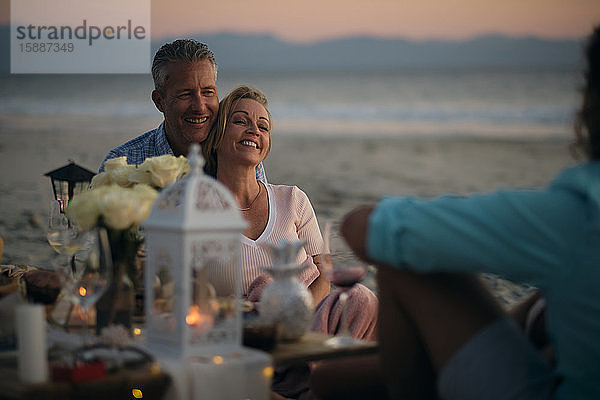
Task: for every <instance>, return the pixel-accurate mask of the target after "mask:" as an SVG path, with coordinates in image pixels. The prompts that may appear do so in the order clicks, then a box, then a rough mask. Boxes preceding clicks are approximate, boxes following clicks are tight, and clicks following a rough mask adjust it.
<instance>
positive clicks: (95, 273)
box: [0, 146, 376, 400]
mask: <svg viewBox="0 0 600 400" xmlns="http://www.w3.org/2000/svg"><path fill="white" fill-rule="evenodd" d="M202 162H203V160H202V159H201V156H200V155H199V149H198V148H197V147H196V146H192V151H191V152H190V154H189V156H188V158H185V157H174V156H160V157H152V158H148V159H147V160H146V161H145V162H144V163H143V164H141V165H139V166H134V165H128V164H127V162H126V160H125V158H124V157H122V158H120V159H113V160H108V161H107V162H106V163H105V172H103V173H101V174H98V175H93V176H92V177H89V175H86V177H87V178H89V179H88V180H87V181H85V180H81V179H83V178H81V173H80V174H79V175H77V174H75V175H76V178H74V179H75V180H76V181H77V182H67V183H64V182H63V183H60V182H59V178H60V177H56V176H54V177H52V179H53V180H52V186H53V192H54V194H55V198H54V199H53V201H52V202H51V205H50V207H49V213H48V226H47V240H48V244H49V253H50V254H51V255H50V256H49V257H48V261H46V262H43V263H42V262H40V264H43V265H38V266H6V265H3V266H2V269H1V271H0V279H1V280H0V322H1V323H0V327H1V328H0V369H1V370H2V371H4V372H5V374H4V376H5V377H7V376H14V379H11V380H7V379H5V380H4V381H0V390H4V391H5V392H6V393H9V398H28V397H30V396H31V395H32V394H33V393H36V391H42V392H47V393H61V396H63V395H64V396H63V397H60V398H76V397H77V396H78V395H81V390H83V389H82V387H89V388H91V387H96V386H97V385H99V383H100V382H105V383H106V385H104V386H103V387H102V390H101V391H99V392H98V393H102V395H103V396H105V397H107V396H112V395H123V394H124V393H126V394H127V396H128V397H131V396H132V395H133V397H135V398H141V397H136V394H139V395H143V396H144V397H145V398H154V397H155V398H165V399H211V400H213V399H217V400H218V399H224V400H225V399H231V398H253V399H261V398H262V399H267V398H269V397H270V382H271V378H272V376H273V371H274V367H275V366H277V365H288V364H292V363H302V362H307V361H311V360H317V359H324V358H331V357H339V356H345V355H352V354H363V353H368V352H374V351H376V345H375V344H373V343H349V342H346V343H345V344H343V345H338V346H337V347H338V348H337V349H336V348H335V347H336V346H331V345H328V344H327V339H331V338H329V337H327V336H326V335H321V334H316V333H311V332H309V328H310V325H311V320H312V318H313V304H312V298H311V296H310V293H309V292H308V291H307V289H306V288H305V287H304V286H303V285H302V284H301V283H300V282H299V281H298V280H297V278H296V276H297V274H298V272H299V271H300V270H301V269H302V268H303V267H302V266H299V265H296V264H295V256H296V253H297V252H298V249H299V247H300V246H302V243H301V242H295V243H280V244H278V245H277V246H272V248H271V250H270V251H271V253H272V255H273V257H272V258H273V265H272V266H268V267H265V271H267V272H269V274H271V276H272V277H273V278H274V281H273V282H272V283H271V282H269V284H268V285H267V286H266V288H265V289H264V293H263V297H262V299H261V301H260V302H259V304H258V309H256V308H253V307H252V306H251V304H249V303H248V302H244V301H242V296H241V293H240V285H239V284H236V285H235V287H236V290H235V293H232V294H223V293H218V292H217V291H215V289H214V285H213V284H212V283H211V276H212V275H211V271H213V270H214V269H215V268H218V269H226V270H228V271H231V273H232V274H233V275H234V276H235V279H236V280H237V281H239V282H241V259H240V234H241V232H242V231H243V229H244V226H245V224H246V222H245V221H244V219H243V218H242V216H241V214H240V212H239V211H238V210H237V205H236V203H235V199H234V198H233V196H232V195H231V193H230V192H229V191H228V190H227V189H226V188H225V187H224V186H223V185H221V184H220V183H219V182H217V181H216V180H214V179H212V178H210V177H208V176H206V175H205V174H204V173H203V172H202ZM74 166H75V167H77V166H76V165H75V164H74V163H72V162H71V163H70V164H69V165H68V166H66V167H69V168H70V169H71V170H72V169H73V168H74ZM63 169H64V167H63V168H61V169H58V170H63ZM58 170H56V171H58ZM52 172H54V171H51V173H52ZM63 172H64V171H63ZM71 172H72V171H71ZM51 173H49V174H50V176H52V174H51ZM71 175H73V174H71ZM62 178H64V175H63V176H62ZM87 178H86V179H87ZM64 179H66V178H64ZM82 182H83V183H82ZM77 185H78V186H77ZM75 187H79V189H77V190H76V189H75ZM327 237H328V236H326V238H327ZM326 243H327V245H328V246H329V241H328V240H326ZM331 268H333V267H331ZM332 276H333V275H332ZM344 346H345V348H343V347H344ZM230 382H236V384H235V385H231V383H230ZM81 385H84V386H81ZM144 386H145V387H146V388H148V387H152V388H153V394H152V396H153V397H150V396H148V395H146V394H144V389H143V387H144ZM111 390H112V391H111ZM137 391H139V393H138V392H137ZM65 393H66V394H65ZM146 393H147V390H146ZM11 396H12V397H11ZM97 398H102V397H97Z"/></svg>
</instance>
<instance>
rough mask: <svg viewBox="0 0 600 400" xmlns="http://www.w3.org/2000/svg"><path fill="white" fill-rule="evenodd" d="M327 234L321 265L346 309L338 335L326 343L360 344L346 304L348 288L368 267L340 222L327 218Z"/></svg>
mask: <svg viewBox="0 0 600 400" xmlns="http://www.w3.org/2000/svg"><path fill="white" fill-rule="evenodd" d="M323 233H324V234H323V251H322V253H321V260H322V261H321V263H322V264H321V265H322V268H323V272H324V273H325V275H326V276H327V277H328V278H329V280H330V281H331V282H332V283H333V284H334V285H335V286H336V287H337V288H338V289H339V290H340V295H339V302H340V307H341V308H342V313H341V315H340V323H339V329H338V331H337V334H336V335H335V336H334V337H332V338H329V339H327V340H326V341H325V344H326V345H327V346H330V347H335V348H337V347H345V346H351V345H356V344H358V343H360V340H358V339H355V338H353V337H352V336H351V335H350V332H349V330H348V322H349V321H348V320H349V316H348V315H347V314H348V310H347V307H346V303H347V300H348V291H349V290H350V289H352V287H354V285H355V284H356V283H358V282H360V281H361V280H362V279H363V278H364V276H365V274H366V271H367V266H366V265H365V263H364V262H363V261H361V260H360V259H358V258H357V257H356V256H355V255H354V253H353V252H352V250H351V249H350V247H349V246H348V244H347V243H346V241H345V239H344V238H343V237H342V236H341V234H340V233H339V224H338V223H334V222H333V221H331V220H328V221H326V223H325V229H324V231H323Z"/></svg>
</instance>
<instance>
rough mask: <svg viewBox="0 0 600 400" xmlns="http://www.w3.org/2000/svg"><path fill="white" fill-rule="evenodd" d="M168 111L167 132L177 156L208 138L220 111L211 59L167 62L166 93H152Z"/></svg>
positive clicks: (162, 107) (161, 108) (164, 110)
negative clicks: (192, 144)
mask: <svg viewBox="0 0 600 400" xmlns="http://www.w3.org/2000/svg"><path fill="white" fill-rule="evenodd" d="M152 100H153V101H154V104H155V105H156V108H158V110H159V111H160V112H162V113H163V114H164V117H165V132H166V134H167V138H168V140H169V144H170V145H171V148H172V149H173V152H174V153H175V154H176V155H179V154H187V151H188V148H189V145H190V144H191V143H200V142H202V141H204V140H205V139H206V137H207V136H208V132H209V131H210V128H211V127H212V125H213V123H214V122H215V118H216V116H217V111H218V110H219V98H218V96H217V82H216V71H215V69H214V67H213V66H212V64H211V63H210V61H208V60H202V61H196V62H193V63H187V62H170V63H169V64H167V81H166V84H165V90H164V93H163V94H162V95H161V94H160V93H158V92H157V91H156V90H155V91H153V92H152Z"/></svg>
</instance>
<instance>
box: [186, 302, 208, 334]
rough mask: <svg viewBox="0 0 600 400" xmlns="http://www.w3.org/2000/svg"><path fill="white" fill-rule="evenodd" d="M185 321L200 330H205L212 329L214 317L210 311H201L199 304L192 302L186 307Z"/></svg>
mask: <svg viewBox="0 0 600 400" xmlns="http://www.w3.org/2000/svg"><path fill="white" fill-rule="evenodd" d="M185 322H186V324H188V325H190V326H193V327H194V328H196V329H197V330H199V331H200V332H207V331H209V330H211V329H212V327H213V324H214V322H215V317H213V315H212V314H211V313H205V312H202V310H201V309H200V306H198V305H197V304H194V305H192V306H190V308H188V313H187V315H186V316H185Z"/></svg>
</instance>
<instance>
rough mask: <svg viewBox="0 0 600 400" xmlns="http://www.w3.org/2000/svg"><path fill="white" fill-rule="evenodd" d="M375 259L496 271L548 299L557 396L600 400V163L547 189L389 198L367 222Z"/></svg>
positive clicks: (424, 267) (426, 267)
mask: <svg viewBox="0 0 600 400" xmlns="http://www.w3.org/2000/svg"><path fill="white" fill-rule="evenodd" d="M367 253H368V255H369V257H371V258H372V259H373V260H375V261H377V262H380V263H383V264H388V265H392V266H396V267H399V268H410V269H413V270H416V271H421V272H430V271H453V272H488V273H494V274H497V275H500V276H503V277H505V278H506V279H509V280H512V281H516V282H522V283H529V284H531V285H534V286H536V287H538V288H540V289H542V291H543V292H544V295H545V297H546V300H547V316H546V318H547V329H548V333H549V336H550V339H551V341H552V343H553V345H554V347H555V349H556V354H557V367H556V372H557V373H558V374H559V375H560V376H562V377H563V381H562V383H561V385H560V387H559V388H558V390H557V393H556V398H557V399H578V398H586V399H592V398H594V399H600V162H591V163H587V164H583V165H580V166H577V167H574V168H570V169H567V170H565V171H563V172H562V173H561V174H560V175H559V176H558V177H557V178H556V179H555V180H554V181H553V182H552V183H551V184H550V185H549V186H548V187H547V188H545V189H543V190H514V191H503V190H502V191H497V192H494V193H490V194H481V195H472V196H468V197H458V196H441V197H438V198H434V199H429V200H424V199H417V198H409V197H402V198H386V199H383V200H382V201H381V202H380V203H379V204H378V205H377V207H376V208H375V210H374V211H373V213H372V214H371V217H370V219H369V225H368V235H367Z"/></svg>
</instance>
